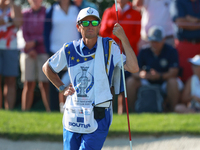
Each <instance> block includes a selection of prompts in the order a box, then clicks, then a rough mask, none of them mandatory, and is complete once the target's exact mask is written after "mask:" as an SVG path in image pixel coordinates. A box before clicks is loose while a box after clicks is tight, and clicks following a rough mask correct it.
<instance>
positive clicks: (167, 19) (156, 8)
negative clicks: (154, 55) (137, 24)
mask: <svg viewBox="0 0 200 150" xmlns="http://www.w3.org/2000/svg"><path fill="white" fill-rule="evenodd" d="M171 2H172V0H133V2H132V3H133V6H135V7H137V8H138V9H141V12H142V21H141V32H140V34H141V40H140V43H139V48H144V47H146V46H148V45H149V42H148V36H147V34H148V30H149V28H150V27H152V26H154V25H158V26H161V27H163V28H164V30H165V42H166V43H167V44H169V45H172V46H174V29H173V22H172V20H171V16H170V9H169V8H170V4H171Z"/></svg>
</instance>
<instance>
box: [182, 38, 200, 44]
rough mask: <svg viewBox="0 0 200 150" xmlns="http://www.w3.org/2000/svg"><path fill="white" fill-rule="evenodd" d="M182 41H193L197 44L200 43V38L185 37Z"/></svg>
mask: <svg viewBox="0 0 200 150" xmlns="http://www.w3.org/2000/svg"><path fill="white" fill-rule="evenodd" d="M184 41H187V42H190V43H193V44H197V43H200V39H185V40H184Z"/></svg>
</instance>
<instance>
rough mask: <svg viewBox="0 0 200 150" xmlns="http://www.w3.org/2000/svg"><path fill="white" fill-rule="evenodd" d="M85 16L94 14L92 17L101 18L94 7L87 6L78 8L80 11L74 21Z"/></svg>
mask: <svg viewBox="0 0 200 150" xmlns="http://www.w3.org/2000/svg"><path fill="white" fill-rule="evenodd" d="M87 16H94V17H96V18H98V19H99V20H101V19H100V17H99V12H98V11H97V10H96V9H94V8H91V7H87V8H84V9H81V10H80V12H79V14H78V16H77V19H76V22H79V21H80V20H82V19H83V18H85V17H87Z"/></svg>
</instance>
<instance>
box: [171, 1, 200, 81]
mask: <svg viewBox="0 0 200 150" xmlns="http://www.w3.org/2000/svg"><path fill="white" fill-rule="evenodd" d="M170 12H171V15H172V18H173V21H174V22H175V23H176V40H175V46H176V49H177V50H178V54H179V62H180V67H181V68H182V76H181V79H182V81H183V82H186V81H187V80H188V79H189V77H190V76H191V75H192V68H191V67H190V63H189V62H188V61H187V60H188V58H192V57H194V56H195V55H197V54H200V0H174V1H173V3H172V5H171V9H170Z"/></svg>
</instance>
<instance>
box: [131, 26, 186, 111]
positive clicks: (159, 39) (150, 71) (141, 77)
mask: <svg viewBox="0 0 200 150" xmlns="http://www.w3.org/2000/svg"><path fill="white" fill-rule="evenodd" d="M164 37H165V36H164V30H163V28H162V27H161V26H152V27H151V28H150V29H149V31H148V39H149V42H150V47H148V48H145V49H142V50H141V51H140V52H139V54H138V64H139V67H140V71H139V72H138V73H134V74H132V76H131V77H129V78H128V79H127V93H128V101H129V103H130V106H131V109H132V110H134V107H135V106H134V105H135V101H136V96H137V90H138V88H139V87H140V86H143V85H148V84H158V85H160V87H161V91H162V92H163V93H164V94H165V95H166V100H165V103H166V105H167V106H169V108H168V109H169V110H170V111H173V110H174V107H175V105H176V104H177V103H178V100H179V96H180V90H182V88H183V83H182V81H181V80H180V79H179V78H177V76H178V70H179V69H178V68H179V64H178V53H177V50H176V49H174V48H173V47H172V46H170V45H168V44H166V43H165V40H164Z"/></svg>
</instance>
